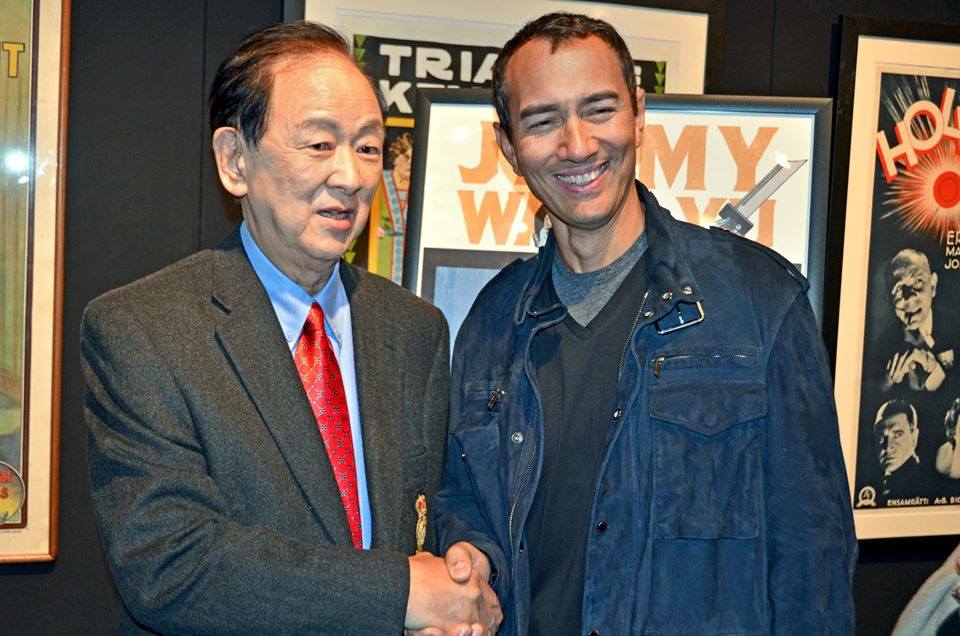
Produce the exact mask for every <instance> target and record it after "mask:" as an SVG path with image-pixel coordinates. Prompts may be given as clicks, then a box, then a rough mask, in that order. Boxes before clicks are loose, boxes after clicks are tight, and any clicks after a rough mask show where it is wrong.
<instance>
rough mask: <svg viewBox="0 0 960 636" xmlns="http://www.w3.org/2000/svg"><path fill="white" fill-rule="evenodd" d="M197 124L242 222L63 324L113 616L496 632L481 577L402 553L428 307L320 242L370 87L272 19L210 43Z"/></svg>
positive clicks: (373, 124) (437, 449)
mask: <svg viewBox="0 0 960 636" xmlns="http://www.w3.org/2000/svg"><path fill="white" fill-rule="evenodd" d="M210 123H211V128H212V130H213V150H214V154H215V156H216V163H217V168H218V170H219V175H220V180H221V182H222V184H223V186H224V188H226V190H227V191H228V192H229V193H230V194H232V195H233V196H234V197H236V198H237V199H239V201H240V204H241V208H242V213H243V223H242V224H241V225H240V226H239V227H238V228H237V230H236V231H234V232H233V233H232V234H231V235H230V236H229V237H228V238H227V239H226V240H225V241H224V242H223V243H222V244H221V245H220V246H219V247H217V248H216V249H213V250H208V251H203V252H200V253H198V254H195V255H193V256H191V257H189V258H187V259H185V260H183V261H181V262H179V263H176V264H174V265H172V266H170V267H168V268H166V269H164V270H162V271H160V272H157V273H156V274H153V275H152V276H148V277H147V278H145V279H143V280H140V281H137V282H135V283H132V284H130V285H128V286H126V287H123V288H121V289H117V290H114V291H112V292H110V293H108V294H105V295H103V296H102V297H100V298H98V299H96V300H94V301H93V302H92V303H91V304H90V306H89V307H88V308H87V311H86V313H85V316H84V321H83V328H82V340H81V347H82V353H83V360H84V373H85V377H86V381H87V398H86V409H87V421H88V424H89V429H90V436H89V459H90V473H91V481H92V490H93V498H94V504H95V506H96V513H97V520H98V523H99V527H100V532H101V537H102V540H103V545H104V548H105V550H106V554H107V558H108V560H109V563H110V567H111V570H112V572H113V575H114V579H115V581H116V584H117V587H118V589H119V591H120V596H121V598H122V601H123V615H122V617H121V620H122V630H123V631H138V630H140V629H143V630H150V631H157V632H199V633H218V632H236V631H243V632H258V633H274V632H303V633H311V632H312V633H330V634H333V633H336V634H344V633H351V634H355V633H370V634H386V633H399V632H400V631H401V630H402V629H403V628H404V627H407V628H414V629H419V628H427V627H432V628H436V629H435V630H434V631H445V630H451V629H453V628H454V625H455V624H456V623H465V624H466V626H465V627H464V628H463V629H462V630H460V631H464V632H466V633H474V634H479V633H480V632H481V631H482V630H483V629H484V627H485V626H490V627H495V625H496V622H497V620H498V616H499V609H498V607H497V604H496V597H495V596H494V595H493V594H492V592H491V591H490V590H489V588H487V587H486V584H485V582H483V581H481V580H480V579H479V577H478V576H476V575H474V576H472V577H471V576H461V577H460V582H454V581H453V580H452V579H451V578H450V576H448V574H447V568H446V565H445V563H444V561H443V560H441V559H440V558H438V557H435V556H432V555H430V554H428V553H427V552H423V553H421V554H417V553H418V552H420V550H421V549H422V548H425V549H427V550H430V549H433V548H434V547H435V545H436V543H435V539H434V536H435V535H434V532H433V527H432V526H433V524H432V517H431V513H432V512H433V511H432V510H429V509H428V506H429V507H432V501H433V496H434V493H435V490H436V488H437V484H438V482H439V478H440V462H441V457H442V444H443V438H444V432H445V428H446V426H445V424H446V417H447V387H448V370H447V365H448V348H447V342H448V333H447V327H446V324H445V322H444V320H443V318H442V317H441V315H440V313H439V312H438V311H437V310H435V309H433V308H431V307H430V306H428V305H427V304H426V303H424V302H421V301H420V300H418V299H417V298H415V297H413V296H412V295H411V294H409V293H407V292H405V291H403V290H401V289H400V288H398V287H396V286H395V285H393V284H391V283H388V282H387V281H385V280H382V279H380V278H377V277H375V276H372V275H369V274H366V273H365V272H362V271H360V270H358V269H356V268H353V267H351V266H349V265H347V264H346V263H344V262H343V261H342V260H340V257H341V255H342V254H343V253H344V251H345V250H346V249H347V246H348V245H350V242H351V241H352V240H353V239H354V238H355V237H356V236H357V234H358V233H359V232H360V230H361V229H362V228H363V226H364V224H365V223H366V221H367V217H368V214H369V211H370V203H371V200H372V198H373V196H374V193H375V191H376V188H377V184H378V183H379V180H380V175H381V170H382V158H381V153H382V146H383V142H384V122H383V117H382V108H381V103H380V101H379V97H378V93H377V91H376V90H375V88H374V87H373V86H372V84H371V82H370V80H369V78H368V77H366V76H365V75H364V73H363V72H362V71H361V70H360V69H359V68H358V67H357V66H356V64H355V63H354V62H353V60H352V58H351V57H350V55H349V51H348V48H347V44H346V42H345V41H344V40H343V39H342V37H341V36H339V35H338V34H337V33H335V32H334V31H332V30H330V29H327V28H326V27H323V26H319V25H315V24H309V23H299V24H290V25H281V26H277V27H272V28H268V29H265V30H263V31H260V32H258V33H255V34H253V35H251V36H250V37H249V38H247V39H246V40H245V41H244V42H243V43H242V45H241V46H240V48H239V49H238V50H237V51H235V52H234V53H233V54H232V55H231V56H230V57H229V58H227V60H226V61H224V63H223V64H222V66H221V67H220V70H219V71H218V73H217V76H216V78H215V80H214V83H213V87H212V91H211V97H210ZM425 523H426V527H424V524H425Z"/></svg>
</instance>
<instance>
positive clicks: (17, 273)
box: [0, 0, 34, 524]
mask: <svg viewBox="0 0 960 636" xmlns="http://www.w3.org/2000/svg"><path fill="white" fill-rule="evenodd" d="M33 10H34V7H33V2H31V1H30V0H4V1H3V3H2V5H0V157H2V165H0V462H5V463H6V464H9V465H10V466H11V467H13V468H14V469H15V470H17V471H22V468H23V439H24V436H23V432H24V421H23V413H24V410H23V406H24V396H25V386H24V360H25V358H24V352H25V350H26V345H27V342H26V315H25V314H26V301H27V283H26V280H27V273H28V271H27V270H28V268H27V262H28V251H27V250H28V242H27V236H28V232H29V229H30V222H29V220H30V190H31V181H30V179H31V164H32V161H31V157H32V150H31V147H30V143H31V137H30V100H31V95H30V90H31V73H32V64H31V57H32V55H31V47H32V41H31V40H32V30H33V19H32V18H33ZM18 517H19V515H15V516H14V517H13V518H11V519H7V520H5V521H6V522H7V523H14V524H15V523H17V522H18V520H19V519H18Z"/></svg>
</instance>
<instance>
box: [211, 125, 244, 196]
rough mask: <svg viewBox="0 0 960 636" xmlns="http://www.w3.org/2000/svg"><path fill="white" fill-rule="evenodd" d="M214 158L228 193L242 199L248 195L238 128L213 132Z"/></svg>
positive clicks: (242, 147)
mask: <svg viewBox="0 0 960 636" xmlns="http://www.w3.org/2000/svg"><path fill="white" fill-rule="evenodd" d="M211 143H212V145H213V156H214V158H215V160H216V162H217V172H218V173H219V175H220V183H222V184H223V187H224V188H225V189H226V191H227V192H229V193H230V194H232V195H233V196H235V197H237V198H238V199H241V198H243V197H245V196H246V194H247V181H246V178H245V177H244V175H243V168H244V164H243V154H242V150H243V149H244V144H243V140H242V139H241V137H240V132H239V131H238V130H237V129H236V128H231V127H229V126H224V127H222V128H217V129H216V130H215V131H213V140H212V142H211Z"/></svg>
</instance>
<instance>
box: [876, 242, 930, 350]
mask: <svg viewBox="0 0 960 636" xmlns="http://www.w3.org/2000/svg"><path fill="white" fill-rule="evenodd" d="M889 271H890V274H889V279H888V282H889V286H890V295H891V297H892V299H893V312H894V313H895V314H896V316H897V319H898V320H899V321H900V322H901V323H902V324H903V326H904V328H905V329H906V330H907V331H918V330H919V329H920V328H921V327H923V325H924V324H926V323H927V321H928V320H929V319H930V312H931V311H932V308H933V298H934V296H936V295H937V275H936V274H934V273H931V272H930V264H929V263H928V261H927V259H926V257H925V256H923V255H922V254H920V253H919V252H915V251H913V250H904V251H902V252H900V253H899V254H897V256H895V257H894V259H893V261H892V262H891V268H890V270H889Z"/></svg>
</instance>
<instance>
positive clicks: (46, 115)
mask: <svg viewBox="0 0 960 636" xmlns="http://www.w3.org/2000/svg"><path fill="white" fill-rule="evenodd" d="M69 24H70V19H69V3H68V2H66V1H61V0H56V1H46V0H5V1H4V2H3V3H2V5H0V42H2V44H0V103H2V110H0V112H2V115H0V155H2V157H3V168H2V170H0V298H2V301H0V303H2V309H0V561H49V560H52V559H53V558H55V557H56V553H57V491H58V484H57V478H58V466H59V461H58V454H59V453H58V450H59V412H60V405H59V398H60V396H59V393H60V386H59V384H60V307H61V284H62V269H63V263H62V258H61V254H62V242H61V240H62V236H63V173H64V138H65V122H66V111H65V104H66V78H67V64H66V60H67V55H68V51H69V45H68V35H67V34H68V26H69Z"/></svg>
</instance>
